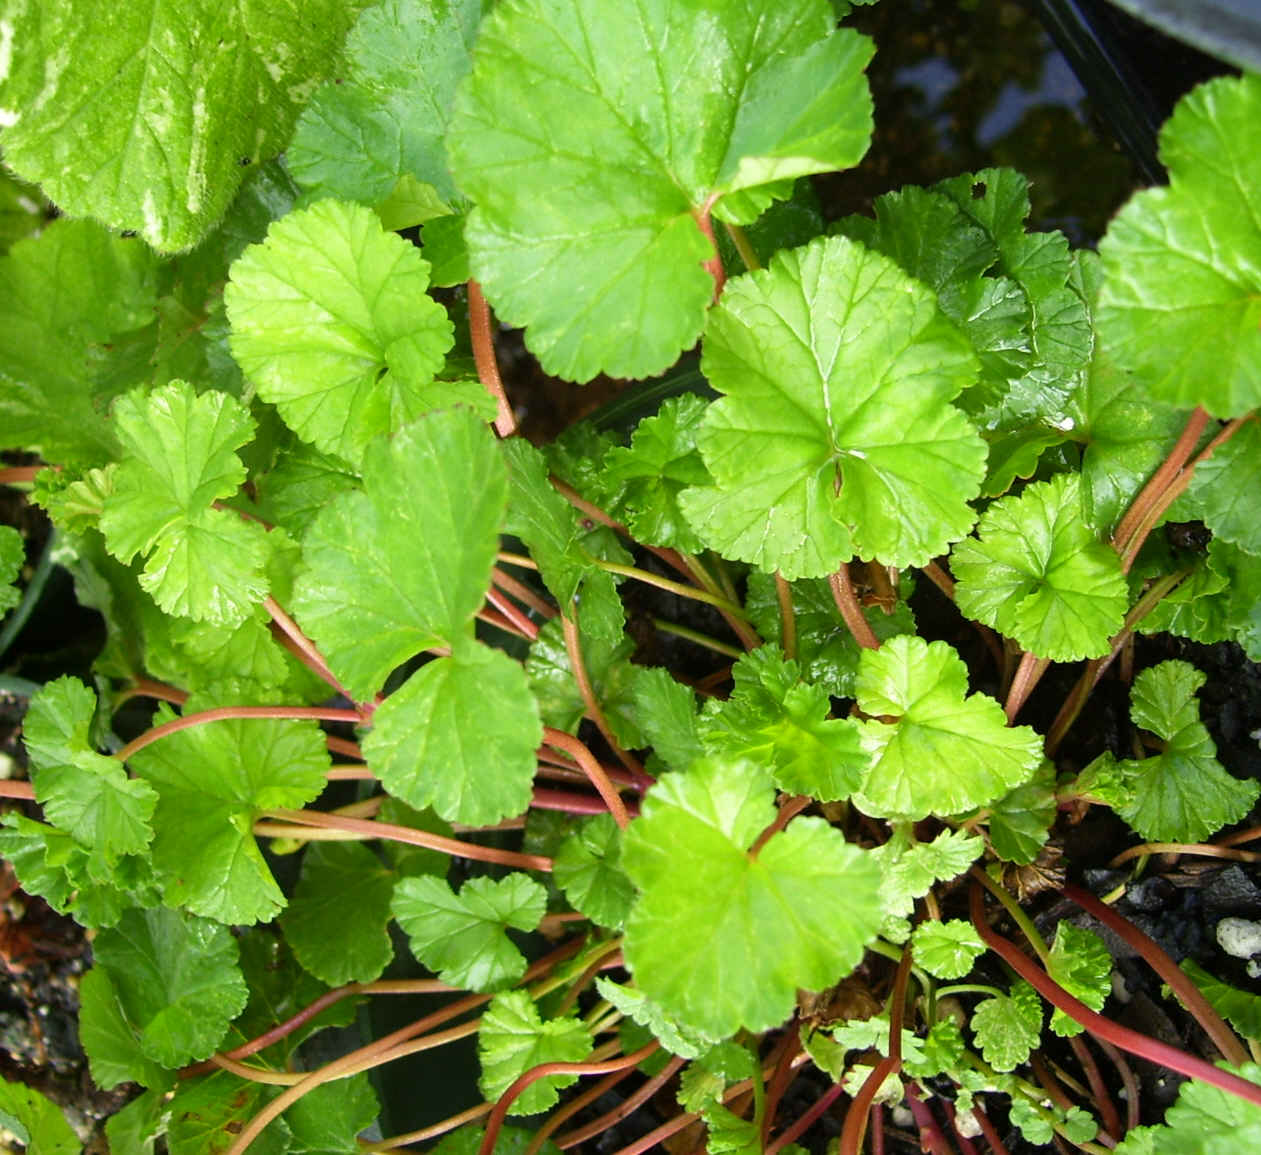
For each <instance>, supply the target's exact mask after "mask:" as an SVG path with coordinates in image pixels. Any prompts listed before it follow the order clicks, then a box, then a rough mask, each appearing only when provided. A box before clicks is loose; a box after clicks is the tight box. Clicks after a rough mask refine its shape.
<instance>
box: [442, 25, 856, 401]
mask: <svg viewBox="0 0 1261 1155" xmlns="http://www.w3.org/2000/svg"><path fill="white" fill-rule="evenodd" d="M834 24H835V21H834V19H833V17H832V13H831V10H830V8H829V6H828V4H827V3H826V2H825V0H791V2H790V3H772V2H770V0H755V2H753V3H750V4H745V5H742V6H740V7H738V8H724V9H723V11H722V16H721V19H716V18H713V17H712V16H708V15H707V16H706V17H705V18H702V19H698V16H697V12H696V10H695V8H694V6H693V5H690V4H684V3H677V2H673V3H662V4H658V5H654V6H652V7H639V6H627V7H620V8H618V9H616V10H615V11H610V10H609V7H608V5H607V4H603V3H601V2H600V0H529V2H523V3H519V4H514V5H511V6H508V7H503V8H497V9H496V10H495V11H494V12H493V13H492V14H491V16H490V17H488V18H487V20H486V21H485V22H484V23H483V24H482V27H481V30H480V32H479V34H478V40H477V44H476V47H475V49H474V52H473V71H472V75H471V76H470V77H469V80H468V82H467V83H466V84H465V86H464V87H463V88H462V89H461V91H460V94H459V97H458V98H457V101H456V108H455V111H454V113H453V115H452V118H451V128H450V132H449V133H448V135H447V148H448V151H449V153H450V159H451V167H452V171H453V173H454V175H455V178H456V182H457V183H458V184H459V185H460V187H461V188H462V189H463V190H464V191H465V192H466V193H467V194H468V196H469V197H470V198H471V199H472V200H473V201H474V202H475V204H476V205H477V207H476V209H475V210H474V211H473V213H472V214H471V216H470V217H469V222H468V226H467V229H466V237H467V240H468V244H469V251H470V256H471V262H472V268H473V272H474V274H475V275H476V277H477V278H478V280H479V281H481V282H482V284H483V285H484V286H485V288H486V294H487V296H488V297H489V299H490V301H491V303H492V304H493V305H494V306H495V311H496V313H497V315H498V316H499V317H500V318H501V319H503V320H504V321H506V322H507V323H508V324H511V325H516V326H522V327H525V328H526V340H527V343H528V344H529V346H530V348H531V349H532V350H533V351H534V352H535V353H536V355H538V357H539V359H540V360H541V362H542V364H543V367H544V368H545V369H546V370H547V371H548V372H549V373H552V374H555V375H557V376H561V377H565V378H568V379H570V380H573V381H587V380H590V378H592V377H593V376H595V374H596V373H598V372H600V371H602V370H603V371H604V372H607V373H608V374H610V375H611V376H615V377H646V376H651V375H652V374H655V373H660V372H661V371H662V370H663V369H665V368H667V367H668V366H669V365H670V364H671V363H672V362H673V361H674V360H675V359H676V358H677V356H678V355H679V353H681V352H682V351H683V350H684V349H685V348H687V347H688V346H690V345H691V344H693V343H694V342H695V340H696V338H697V337H698V336H699V335H700V332H701V328H702V325H703V323H704V316H705V309H706V306H707V305H708V304H709V301H710V298H711V296H712V295H713V289H714V285H713V280H712V279H711V277H710V276H709V274H708V272H706V270H705V269H703V268H702V267H701V262H702V261H704V260H706V259H707V258H708V257H710V256H711V255H712V253H713V247H712V245H711V243H710V241H709V240H708V239H707V238H706V236H705V235H704V233H702V231H701V229H700V227H699V225H698V223H697V218H699V217H700V215H701V213H702V212H705V211H707V209H708V207H709V206H710V205H711V204H712V203H713V201H714V199H715V198H717V197H720V196H722V195H723V194H730V193H734V192H737V191H739V190H745V189H754V188H757V187H758V186H762V185H766V184H768V183H770V182H773V181H777V180H778V181H783V180H787V179H788V178H791V177H796V176H804V175H806V174H808V173H816V172H827V171H831V170H835V169H845V168H849V167H850V166H851V165H853V164H855V163H857V161H858V160H859V158H860V157H861V156H862V154H863V153H864V152H865V151H866V148H867V142H868V139H869V136H870V132H871V112H870V103H869V101H870V98H869V96H868V93H867V86H866V79H865V77H864V76H863V74H862V69H863V68H864V66H865V65H866V63H867V61H868V60H869V59H870V57H871V52H872V46H871V43H870V41H868V40H867V39H866V38H864V37H862V36H859V35H858V34H857V33H854V32H852V31H850V30H848V29H840V30H836V31H833V30H832V29H833V28H834ZM829 33H830V34H829ZM702 61H703V66H698V62H702ZM522 92H529V93H530V96H531V98H530V100H528V101H523V100H522V99H521V97H520V94H521V93H522ZM803 93H808V94H809V97H808V98H806V99H803V96H802V94H803ZM746 199H747V198H746ZM721 204H722V202H721V201H719V206H721ZM575 284H581V285H583V286H585V290H584V292H583V293H582V294H574V293H572V292H571V291H570V290H571V288H572V286H574V285H575Z"/></svg>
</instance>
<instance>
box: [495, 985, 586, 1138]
mask: <svg viewBox="0 0 1261 1155" xmlns="http://www.w3.org/2000/svg"><path fill="white" fill-rule="evenodd" d="M590 1051H591V1036H590V1035H589V1034H587V1032H586V1030H585V1029H584V1027H583V1025H582V1023H581V1022H579V1021H578V1019H576V1018H574V1017H573V1016H571V1015H565V1016H563V1017H561V1018H555V1019H544V1018H542V1017H541V1016H540V1015H539V1011H538V1007H537V1006H535V1004H534V1003H533V1002H532V1001H531V999H530V995H529V992H528V991H502V992H500V993H499V994H497V995H496V996H495V997H494V998H493V999H491V1001H490V1006H489V1007H488V1008H487V1010H486V1013H485V1014H484V1015H482V1025H481V1029H480V1030H479V1031H478V1032H477V1056H478V1059H479V1060H480V1061H481V1064H482V1077H481V1079H480V1080H479V1082H478V1087H479V1088H480V1089H481V1092H482V1094H483V1095H485V1096H486V1098H487V1099H490V1100H495V1099H498V1098H499V1096H500V1095H502V1094H503V1093H504V1091H506V1090H507V1089H508V1088H509V1087H510V1086H511V1085H512V1084H513V1082H514V1081H515V1080H516V1079H517V1077H518V1076H520V1075H523V1074H525V1072H526V1071H528V1070H529V1069H530V1068H531V1067H537V1066H538V1065H539V1064H540V1063H551V1062H561V1063H576V1062H577V1061H578V1060H579V1059H585V1058H586V1057H587V1054H588V1053H589V1052H590ZM577 1080H578V1076H577V1075H548V1076H547V1078H545V1079H539V1080H538V1081H537V1082H534V1083H531V1084H530V1086H529V1087H527V1088H526V1090H525V1091H523V1092H522V1093H521V1094H520V1095H519V1096H517V1098H516V1099H515V1100H514V1101H513V1104H512V1106H511V1107H510V1108H509V1110H508V1114H509V1115H536V1114H538V1112H540V1111H546V1110H547V1108H548V1107H550V1106H552V1105H553V1104H554V1103H555V1102H556V1099H557V1093H558V1092H559V1091H560V1090H561V1089H562V1088H564V1087H568V1086H569V1085H570V1084H572V1083H575V1082H577Z"/></svg>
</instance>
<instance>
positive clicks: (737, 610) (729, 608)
mask: <svg viewBox="0 0 1261 1155" xmlns="http://www.w3.org/2000/svg"><path fill="white" fill-rule="evenodd" d="M593 560H594V563H595V564H596V565H597V566H599V567H600V569H602V570H605V571H606V572H607V573H615V574H620V575H621V576H622V577H628V578H634V579H635V580H636V581H641V582H643V583H644V584H645V585H650V586H656V587H657V589H659V590H666V591H668V592H669V593H672V594H678V596H679V597H681V598H691V599H692V601H696V602H705V603H706V604H707V605H711V606H715V607H716V608H718V609H720V610H724V611H725V612H726V613H729V614H731V616H732V617H734V618H739V619H740V620H741V621H743V622H747V621H748V620H749V615H748V614H747V613H745V611H744V607H743V606H742V605H739V604H738V603H737V602H733V601H731V600H729V599H728V598H725V597H720V596H719V595H718V594H711V593H710V592H709V591H708V590H698V589H696V587H695V586H686V585H684V584H683V583H682V582H676V581H671V580H670V579H669V578H665V577H659V576H658V575H657V574H655V573H649V572H648V571H647V570H643V569H636V568H635V566H633V565H622V564H621V562H616V561H605V560H603V559H602V558H596V559H593Z"/></svg>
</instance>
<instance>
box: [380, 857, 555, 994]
mask: <svg viewBox="0 0 1261 1155" xmlns="http://www.w3.org/2000/svg"><path fill="white" fill-rule="evenodd" d="M546 909H547V891H545V890H544V889H543V887H541V886H540V885H539V884H538V883H537V882H535V881H534V880H533V879H530V878H527V877H526V876H525V875H524V874H519V873H517V874H510V875H508V876H507V877H506V878H501V879H499V880H498V881H497V882H496V881H493V880H491V879H489V878H471V879H469V881H468V882H466V883H465V884H464V885H463V886H462V887H461V888H460V891H459V893H458V894H457V893H455V892H454V891H452V889H451V888H450V887H449V886H448V885H447V884H446V883H445V882H444V881H443V880H442V879H440V878H434V877H433V876H432V875H423V876H421V877H420V878H402V879H399V881H398V883H397V885H396V886H395V888H394V897H393V900H392V902H391V910H392V911H393V914H394V917H395V918H396V919H398V924H399V926H401V927H402V928H403V930H404V931H406V933H407V936H408V942H409V943H410V945H411V948H412V954H414V955H415V956H416V957H417V958H418V959H419V960H420V961H421V962H422V963H424V964H425V966H427V967H428V968H429V969H430V970H431V971H436V972H437V973H438V977H439V978H441V979H442V981H443V982H445V983H450V984H451V985H452V986H454V987H462V988H467V989H468V990H473V991H483V992H485V991H493V990H498V989H500V988H502V987H506V986H510V985H511V984H513V983H515V982H516V981H517V979H519V978H520V977H521V976H522V975H523V974H524V973H525V957H524V956H523V955H522V954H521V952H520V951H519V950H518V949H517V948H516V946H515V945H514V944H513V943H512V940H511V939H509V938H508V935H507V931H508V929H509V928H510V927H511V928H512V929H513V930H522V931H528V930H534V929H535V927H537V926H538V924H539V921H540V920H541V919H542V917H543V913H544V911H546Z"/></svg>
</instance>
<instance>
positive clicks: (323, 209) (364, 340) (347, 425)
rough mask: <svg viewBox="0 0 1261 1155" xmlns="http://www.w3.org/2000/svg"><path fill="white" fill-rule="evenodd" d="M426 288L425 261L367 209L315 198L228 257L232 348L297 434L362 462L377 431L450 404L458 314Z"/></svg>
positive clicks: (248, 374)
mask: <svg viewBox="0 0 1261 1155" xmlns="http://www.w3.org/2000/svg"><path fill="white" fill-rule="evenodd" d="M428 288H429V265H428V263H427V262H425V261H424V260H422V259H421V257H420V254H419V253H418V252H417V251H416V249H415V247H414V246H413V245H410V244H408V242H406V241H404V240H403V239H402V238H401V237H398V236H395V235H394V234H393V233H387V232H386V231H385V230H384V228H382V226H381V222H380V221H379V220H378V219H377V218H376V216H375V215H374V214H373V213H372V212H371V211H370V210H369V209H366V208H364V207H363V206H362V205H356V204H349V203H346V202H343V201H333V200H329V201H320V202H318V203H317V204H314V205H312V206H311V207H310V208H306V209H301V210H299V211H297V212H292V213H290V214H289V215H288V216H286V217H284V218H283V219H281V220H279V221H277V222H276V223H275V224H273V225H272V227H271V228H270V229H268V230H267V239H266V240H265V241H264V242H263V243H262V244H261V245H251V246H250V247H249V248H248V249H246V251H245V252H244V253H243V254H242V256H241V257H239V258H238V259H237V260H236V261H235V262H234V263H233V265H232V274H231V280H230V281H229V282H228V285H227V288H225V289H224V302H225V304H226V305H227V311H228V319H229V320H230V321H231V323H232V355H233V356H234V357H235V358H236V359H237V361H238V362H239V364H240V366H241V369H242V371H243V372H244V373H245V376H246V377H247V378H248V379H249V380H250V381H251V382H253V383H254V384H255V385H256V386H257V387H258V392H259V395H260V396H261V397H262V398H263V400H264V401H268V402H270V403H271V404H273V405H275V406H276V408H277V409H278V410H279V411H280V415H281V417H283V418H284V420H285V423H286V424H287V425H288V426H289V427H290V428H291V429H292V430H293V431H294V432H295V433H297V434H298V436H299V437H301V438H303V439H304V440H305V441H309V442H311V443H312V444H314V445H315V446H316V448H317V449H322V450H323V451H324V452H326V453H335V454H338V455H339V456H341V457H344V458H345V459H346V460H347V461H349V462H350V463H351V464H353V465H361V464H363V462H364V452H365V449H366V447H367V445H368V443H369V442H370V441H371V440H372V439H373V438H374V437H377V436H378V435H379V434H382V433H393V432H395V431H396V430H398V429H400V428H402V427H403V426H404V425H406V424H407V423H408V422H409V421H411V420H414V419H415V418H416V417H419V416H420V415H421V414H422V413H425V412H427V411H428V410H431V409H434V408H437V407H439V406H441V405H443V404H444V403H445V402H446V398H444V396H443V389H442V386H441V385H440V384H438V385H435V384H433V381H434V376H435V374H436V373H437V372H438V370H439V369H441V368H442V363H443V359H444V358H445V356H446V353H447V350H448V349H450V348H451V341H452V329H451V322H450V321H449V320H448V319H447V315H446V311H445V310H444V309H443V308H442V306H441V305H439V304H438V303H437V302H436V301H434V300H432V299H431V298H430V297H428V296H427V295H426V290H427V289H428Z"/></svg>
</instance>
